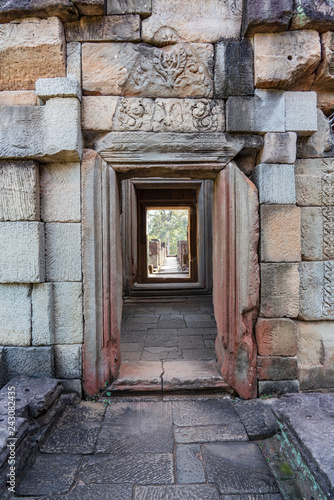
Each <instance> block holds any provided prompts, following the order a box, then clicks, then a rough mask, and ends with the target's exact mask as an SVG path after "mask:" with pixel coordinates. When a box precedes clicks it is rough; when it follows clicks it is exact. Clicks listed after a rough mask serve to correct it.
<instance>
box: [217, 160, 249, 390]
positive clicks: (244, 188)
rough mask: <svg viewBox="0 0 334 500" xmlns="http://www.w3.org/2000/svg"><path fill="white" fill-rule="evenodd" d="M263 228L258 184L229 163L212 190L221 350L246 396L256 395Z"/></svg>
mask: <svg viewBox="0 0 334 500" xmlns="http://www.w3.org/2000/svg"><path fill="white" fill-rule="evenodd" d="M258 231H259V221H258V199H257V192H256V188H255V186H254V184H253V183H252V182H251V181H250V180H249V179H248V178H247V177H246V176H245V175H244V174H243V173H242V172H241V171H240V170H239V169H238V167H237V166H236V165H235V164H234V163H230V164H228V165H227V167H226V168H225V169H224V170H222V171H221V172H220V173H219V174H218V176H217V178H216V181H215V184H214V194H213V303H214V311H215V318H216V321H217V327H218V336H217V338H216V355H217V359H218V362H219V366H220V370H221V373H222V376H223V377H224V378H225V380H226V382H227V383H228V384H230V385H231V386H232V387H233V388H234V389H235V390H236V391H237V392H238V394H240V396H242V397H243V398H245V399H248V398H254V397H256V394H257V386H256V343H255V338H254V334H253V325H254V322H255V319H256V316H257V310H258V294H259V267H258V255H257V245H258Z"/></svg>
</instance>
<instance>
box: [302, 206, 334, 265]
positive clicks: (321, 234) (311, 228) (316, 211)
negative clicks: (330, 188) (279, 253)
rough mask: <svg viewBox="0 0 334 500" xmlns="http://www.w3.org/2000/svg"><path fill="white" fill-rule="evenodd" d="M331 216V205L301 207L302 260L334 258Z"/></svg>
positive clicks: (332, 212) (333, 213)
mask: <svg viewBox="0 0 334 500" xmlns="http://www.w3.org/2000/svg"><path fill="white" fill-rule="evenodd" d="M333 217H334V208H333V207H303V208H302V226H301V229H302V255H303V260H331V259H333V258H334V244H333V231H334V229H333Z"/></svg>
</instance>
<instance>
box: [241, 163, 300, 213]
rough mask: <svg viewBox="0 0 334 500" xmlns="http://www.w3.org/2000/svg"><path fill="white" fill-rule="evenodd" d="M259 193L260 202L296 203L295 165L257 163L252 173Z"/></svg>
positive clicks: (252, 178)
mask: <svg viewBox="0 0 334 500" xmlns="http://www.w3.org/2000/svg"><path fill="white" fill-rule="evenodd" d="M251 180H252V181H253V182H254V184H255V186H256V187H257V190H258V193H259V201H260V204H262V203H268V204H275V205H277V204H280V205H281V204H282V205H293V204H295V203H296V188H295V172H294V167H293V165H277V164H271V165H266V164H264V163H261V164H260V165H257V166H256V167H255V169H254V171H253V173H252V175H251Z"/></svg>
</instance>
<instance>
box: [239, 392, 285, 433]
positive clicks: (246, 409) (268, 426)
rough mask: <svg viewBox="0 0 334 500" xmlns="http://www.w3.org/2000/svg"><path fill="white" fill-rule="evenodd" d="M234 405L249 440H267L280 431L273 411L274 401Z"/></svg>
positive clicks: (255, 401)
mask: <svg viewBox="0 0 334 500" xmlns="http://www.w3.org/2000/svg"><path fill="white" fill-rule="evenodd" d="M233 404H234V407H235V408H236V410H237V412H238V414H239V417H240V418H241V422H242V423H243V425H244V426H245V428H246V431H247V434H248V436H249V439H251V440H257V439H266V438H268V437H271V436H273V435H274V434H275V433H276V432H277V431H278V424H277V422H276V419H275V417H274V414H273V412H272V409H271V404H272V401H270V400H264V401H262V400H261V399H254V400H252V401H239V402H238V401H237V402H235V403H233Z"/></svg>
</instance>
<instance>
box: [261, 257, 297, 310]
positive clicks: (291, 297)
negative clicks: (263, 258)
mask: <svg viewBox="0 0 334 500" xmlns="http://www.w3.org/2000/svg"><path fill="white" fill-rule="evenodd" d="M301 265H303V264H301ZM298 313H299V273H298V264H287V263H282V264H261V306H260V314H261V316H264V317H267V318H280V317H283V316H286V317H288V318H296V317H297V316H298Z"/></svg>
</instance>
